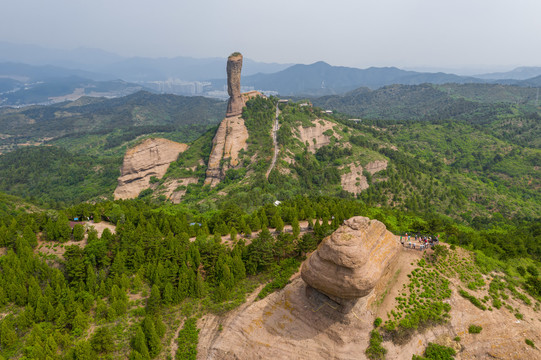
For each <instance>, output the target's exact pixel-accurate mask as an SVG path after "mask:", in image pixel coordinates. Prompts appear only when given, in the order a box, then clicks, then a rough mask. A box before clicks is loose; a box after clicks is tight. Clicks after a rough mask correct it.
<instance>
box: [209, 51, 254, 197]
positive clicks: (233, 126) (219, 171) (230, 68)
mask: <svg viewBox="0 0 541 360" xmlns="http://www.w3.org/2000/svg"><path fill="white" fill-rule="evenodd" d="M241 70H242V55H241V54H240V53H233V54H231V56H229V58H228V59H227V92H228V94H229V102H228V104H227V112H226V114H225V119H223V120H222V122H221V123H220V126H219V127H218V131H216V135H215V136H214V139H213V140H212V151H211V153H210V157H209V162H208V168H207V173H206V178H205V185H210V186H211V187H214V186H216V185H217V184H218V183H219V182H220V181H222V180H223V179H224V178H225V172H226V171H227V170H229V169H230V168H232V167H235V166H237V165H238V164H239V160H238V155H239V151H240V150H241V149H246V140H247V139H248V129H246V126H245V125H244V119H242V117H241V115H242V108H243V107H244V105H245V103H246V101H248V100H249V99H251V98H253V97H255V96H261V93H260V92H258V91H250V92H248V93H244V94H241V92H240V72H241ZM224 160H226V161H224Z"/></svg>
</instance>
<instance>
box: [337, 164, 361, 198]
mask: <svg viewBox="0 0 541 360" xmlns="http://www.w3.org/2000/svg"><path fill="white" fill-rule="evenodd" d="M349 169H350V172H348V173H346V174H343V175H342V178H341V184H342V189H344V190H345V191H347V192H350V193H352V194H355V195H357V194H359V193H360V192H361V191H363V190H364V189H368V181H367V180H366V177H365V176H364V175H363V167H362V166H357V165H355V164H351V166H350V168H349Z"/></svg>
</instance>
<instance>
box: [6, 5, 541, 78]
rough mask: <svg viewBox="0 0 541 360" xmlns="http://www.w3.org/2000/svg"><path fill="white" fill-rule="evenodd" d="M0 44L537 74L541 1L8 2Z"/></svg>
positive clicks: (540, 61)
mask: <svg viewBox="0 0 541 360" xmlns="http://www.w3.org/2000/svg"><path fill="white" fill-rule="evenodd" d="M1 8H2V11H1V12H0V40H1V41H10V42H16V43H27V44H38V45H42V46H46V47H54V48H61V49H71V48H77V47H94V48H102V49H105V50H108V51H111V52H114V53H118V54H121V55H127V56H133V55H139V56H147V57H164V56H165V57H174V56H193V57H213V56H218V57H225V56H227V55H228V54H229V53H231V52H233V51H240V52H242V53H243V54H244V56H245V57H249V58H251V59H254V60H258V61H265V62H281V63H305V64H308V63H313V62H315V61H319V60H323V61H327V62H328V63H330V64H332V65H345V66H355V67H361V68H364V67H369V66H398V67H421V66H425V67H435V68H453V67H461V66H470V67H475V66H483V67H484V66H492V67H494V66H505V67H508V66H510V67H512V66H516V65H528V66H541V46H540V45H541V39H540V37H541V20H540V19H541V0H369V1H368V0H333V1H331V0H287V1H284V0H268V1H261V0H2V6H1Z"/></svg>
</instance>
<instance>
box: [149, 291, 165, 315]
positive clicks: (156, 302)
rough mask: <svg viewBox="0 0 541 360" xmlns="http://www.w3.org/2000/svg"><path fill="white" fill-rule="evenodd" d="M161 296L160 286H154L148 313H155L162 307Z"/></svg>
mask: <svg viewBox="0 0 541 360" xmlns="http://www.w3.org/2000/svg"><path fill="white" fill-rule="evenodd" d="M161 302H162V300H161V294H160V288H159V287H158V285H156V284H154V285H152V289H151V290H150V297H149V298H148V301H147V312H148V313H150V314H153V313H155V312H156V311H157V310H158V309H159V307H160V305H161Z"/></svg>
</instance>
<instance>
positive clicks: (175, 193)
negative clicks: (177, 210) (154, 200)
mask: <svg viewBox="0 0 541 360" xmlns="http://www.w3.org/2000/svg"><path fill="white" fill-rule="evenodd" d="M198 181H199V179H198V178H196V177H190V178H183V179H177V180H171V181H167V182H165V184H164V185H165V189H166V190H165V193H164V195H165V196H166V197H167V198H168V199H169V201H171V202H172V203H174V204H179V203H180V201H181V200H182V198H183V197H184V195H186V188H181V189H179V187H181V186H184V187H187V186H188V185H190V184H197V182H198Z"/></svg>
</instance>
